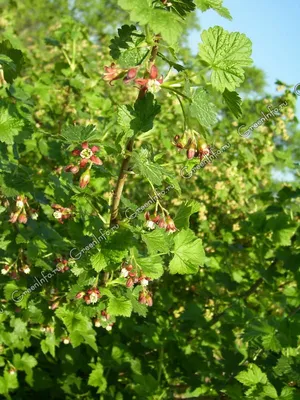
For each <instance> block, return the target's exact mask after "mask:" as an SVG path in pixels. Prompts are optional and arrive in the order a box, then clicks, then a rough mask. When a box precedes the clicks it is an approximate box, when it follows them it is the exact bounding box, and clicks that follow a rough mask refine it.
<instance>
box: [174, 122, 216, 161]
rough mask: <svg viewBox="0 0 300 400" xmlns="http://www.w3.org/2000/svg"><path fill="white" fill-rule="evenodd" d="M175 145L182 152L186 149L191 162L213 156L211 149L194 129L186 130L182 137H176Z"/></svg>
mask: <svg viewBox="0 0 300 400" xmlns="http://www.w3.org/2000/svg"><path fill="white" fill-rule="evenodd" d="M174 145H175V146H176V147H177V148H178V149H180V150H182V149H186V156H187V158H188V159H189V160H191V159H192V158H195V157H198V158H200V161H201V160H202V159H203V157H205V156H206V155H209V154H211V147H210V146H208V145H207V144H206V142H205V140H203V139H202V138H201V137H200V136H199V134H198V132H196V131H194V130H192V129H188V130H186V131H185V132H184V133H183V135H182V136H181V137H180V136H179V135H176V136H175V137H174Z"/></svg>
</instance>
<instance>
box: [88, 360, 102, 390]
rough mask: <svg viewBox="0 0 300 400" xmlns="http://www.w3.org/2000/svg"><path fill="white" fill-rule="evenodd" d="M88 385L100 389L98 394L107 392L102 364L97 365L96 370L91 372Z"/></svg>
mask: <svg viewBox="0 0 300 400" xmlns="http://www.w3.org/2000/svg"><path fill="white" fill-rule="evenodd" d="M88 385H90V386H93V387H96V388H98V390H97V393H103V392H104V391H105V389H106V387H107V382H106V379H105V377H104V370H103V367H102V365H101V364H100V363H97V364H96V366H95V368H94V370H93V371H92V372H91V374H90V376H89V380H88Z"/></svg>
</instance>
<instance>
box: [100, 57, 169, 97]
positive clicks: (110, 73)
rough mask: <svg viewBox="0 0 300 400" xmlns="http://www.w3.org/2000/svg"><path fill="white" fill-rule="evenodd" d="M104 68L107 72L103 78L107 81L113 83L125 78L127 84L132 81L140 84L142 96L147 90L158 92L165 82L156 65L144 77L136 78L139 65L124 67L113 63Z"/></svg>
mask: <svg viewBox="0 0 300 400" xmlns="http://www.w3.org/2000/svg"><path fill="white" fill-rule="evenodd" d="M104 69H105V73H104V76H103V79H104V80H105V81H107V82H109V84H111V82H112V81H115V80H117V79H121V78H123V82H124V83H125V84H126V85H127V84H129V83H130V82H134V83H136V84H137V85H139V86H140V91H141V94H140V96H143V95H144V94H145V93H146V92H147V91H149V92H150V93H157V92H158V91H159V90H160V86H161V84H162V83H163V77H162V76H161V77H158V76H159V75H158V69H157V67H156V65H152V66H151V68H150V70H149V71H148V72H147V74H146V75H145V76H144V77H143V78H136V77H137V74H138V71H139V67H132V68H129V69H122V68H119V67H118V66H116V65H115V64H114V63H112V64H111V66H110V67H104Z"/></svg>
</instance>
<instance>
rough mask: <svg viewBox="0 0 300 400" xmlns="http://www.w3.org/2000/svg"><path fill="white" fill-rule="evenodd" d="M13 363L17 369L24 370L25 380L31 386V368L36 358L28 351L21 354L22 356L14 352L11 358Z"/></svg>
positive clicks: (35, 362) (35, 363)
mask: <svg viewBox="0 0 300 400" xmlns="http://www.w3.org/2000/svg"><path fill="white" fill-rule="evenodd" d="M13 364H14V366H15V368H17V369H18V370H21V371H25V373H26V381H27V383H28V384H29V385H30V386H32V385H33V380H32V376H33V371H32V368H34V367H35V366H36V365H37V361H36V359H35V358H34V357H33V356H31V355H30V354H28V353H25V354H23V355H22V358H21V356H20V354H15V355H14V358H13Z"/></svg>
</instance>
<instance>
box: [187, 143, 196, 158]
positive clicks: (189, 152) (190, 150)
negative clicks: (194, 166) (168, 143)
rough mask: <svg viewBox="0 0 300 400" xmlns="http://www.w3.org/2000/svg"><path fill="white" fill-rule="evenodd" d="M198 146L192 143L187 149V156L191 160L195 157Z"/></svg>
mask: <svg viewBox="0 0 300 400" xmlns="http://www.w3.org/2000/svg"><path fill="white" fill-rule="evenodd" d="M195 153H196V146H195V144H194V143H191V144H190V146H189V148H188V149H187V152H186V156H187V158H188V159H189V160H191V159H192V158H194V157H195Z"/></svg>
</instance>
